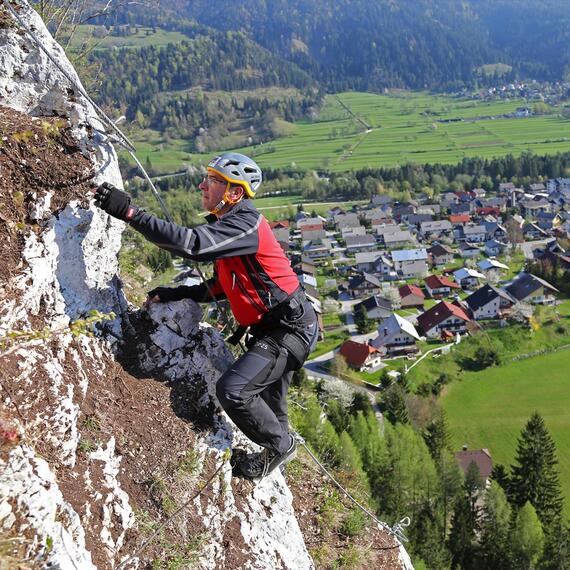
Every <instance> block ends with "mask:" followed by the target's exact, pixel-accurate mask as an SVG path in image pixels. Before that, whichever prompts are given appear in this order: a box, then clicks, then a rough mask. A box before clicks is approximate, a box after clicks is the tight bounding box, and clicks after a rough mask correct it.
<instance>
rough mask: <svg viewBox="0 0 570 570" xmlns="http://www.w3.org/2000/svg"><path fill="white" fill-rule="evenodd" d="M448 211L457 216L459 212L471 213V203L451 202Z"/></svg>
mask: <svg viewBox="0 0 570 570" xmlns="http://www.w3.org/2000/svg"><path fill="white" fill-rule="evenodd" d="M448 212H449V214H450V215H451V216H456V215H458V214H470V213H471V204H468V203H462V204H451V205H450V206H449V207H448Z"/></svg>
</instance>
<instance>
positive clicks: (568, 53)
mask: <svg viewBox="0 0 570 570" xmlns="http://www.w3.org/2000/svg"><path fill="white" fill-rule="evenodd" d="M216 6H217V9H216V10H215V11H212V10H211V5H210V4H209V3H208V2H204V1H203V0H198V1H196V2H194V1H192V2H190V1H188V0H176V1H174V2H171V3H169V8H170V12H169V11H168V9H166V10H165V9H164V8H165V7H164V6H161V9H160V13H159V12H158V11H157V12H155V13H154V14H152V13H149V12H148V11H145V13H144V14H143V13H142V10H139V11H137V10H136V8H135V9H134V10H131V12H130V14H131V15H130V16H129V15H125V16H123V21H130V22H142V23H145V24H147V25H148V24H149V23H151V22H158V23H160V24H162V25H165V26H167V27H173V28H175V27H177V24H176V23H175V22H174V20H173V17H172V15H173V14H174V13H176V14H178V15H184V16H185V17H186V18H188V19H190V20H192V19H193V20H195V21H197V22H199V23H200V24H203V25H205V26H209V27H212V28H216V29H219V30H240V31H246V33H248V35H249V37H250V38H251V39H252V40H254V41H256V42H258V43H259V44H260V45H262V46H264V47H266V48H267V49H269V50H270V51H272V52H273V53H276V54H279V55H280V56H281V57H283V58H286V59H288V60H289V61H292V62H295V63H297V64H298V65H299V66H300V67H302V68H303V69H305V70H306V71H308V72H309V73H310V74H311V75H312V76H313V77H314V78H316V79H318V80H319V81H321V82H322V83H324V84H325V85H326V86H327V87H328V88H329V89H331V90H333V91H339V90H346V89H357V90H377V89H381V88H383V87H407V88H415V89H418V88H425V87H430V88H440V87H444V86H446V85H451V84H452V83H454V82H466V81H467V82H472V81H473V80H474V79H475V77H476V75H477V74H476V70H477V68H478V67H479V66H480V65H482V64H484V63H496V62H503V63H508V64H511V65H514V67H515V72H522V73H525V74H532V76H533V77H536V78H539V79H540V78H542V79H550V80H554V79H562V78H564V75H565V73H567V71H568V69H567V66H568V64H569V62H570V49H569V48H568V41H567V40H568V22H569V18H570V15H569V13H568V11H567V9H566V3H565V2H564V1H563V0H548V1H547V2H538V1H534V0H503V1H501V2H491V1H490V0H471V1H469V2H459V1H457V0H436V1H421V2H418V1H412V0H406V1H402V2H392V1H389V0H383V1H380V2H374V3H370V2H365V1H364V0H357V1H348V0H344V1H341V2H338V1H335V0H311V1H309V2H307V1H302V0H293V1H292V2H283V1H280V0H273V1H270V2H262V1H260V0H249V1H248V2H238V1H236V0H223V1H222V2H219V3H217V5H216ZM179 25H180V24H179ZM179 25H178V26H179Z"/></svg>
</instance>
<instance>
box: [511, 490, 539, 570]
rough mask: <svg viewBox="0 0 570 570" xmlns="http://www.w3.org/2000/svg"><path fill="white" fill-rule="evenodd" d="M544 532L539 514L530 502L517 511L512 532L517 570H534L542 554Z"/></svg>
mask: <svg viewBox="0 0 570 570" xmlns="http://www.w3.org/2000/svg"><path fill="white" fill-rule="evenodd" d="M543 544H544V532H543V530H542V525H541V524H540V520H539V519H538V515H537V513H536V510H535V509H534V507H533V506H532V505H531V504H530V502H528V501H527V502H526V503H525V504H524V506H523V507H522V508H521V509H520V511H519V512H518V513H517V517H516V519H515V524H514V527H513V530H512V533H511V545H512V552H513V566H514V568H516V569H517V570H532V569H533V568H536V563H537V562H538V559H539V558H540V556H541V554H542V548H543Z"/></svg>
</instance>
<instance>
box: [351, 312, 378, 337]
mask: <svg viewBox="0 0 570 570" xmlns="http://www.w3.org/2000/svg"><path fill="white" fill-rule="evenodd" d="M354 322H355V324H356V328H357V330H358V332H359V333H360V334H366V333H368V332H371V331H373V330H374V328H375V327H376V321H375V320H374V319H371V318H370V317H368V315H367V313H366V311H365V310H364V309H362V308H361V309H359V310H357V311H354Z"/></svg>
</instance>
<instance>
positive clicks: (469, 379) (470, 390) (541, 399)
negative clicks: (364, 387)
mask: <svg viewBox="0 0 570 570" xmlns="http://www.w3.org/2000/svg"><path fill="white" fill-rule="evenodd" d="M569 367H570V349H566V350H560V351H558V352H553V353H550V354H546V355H543V356H536V357H534V358H528V359H526V360H520V361H518V362H511V363H510V364H508V365H505V366H500V367H496V368H489V369H486V370H484V371H481V372H466V373H465V374H464V376H463V378H462V380H461V381H460V382H453V383H452V384H450V385H449V386H448V387H447V390H446V393H445V395H444V397H443V398H442V404H443V408H444V409H445V411H446V412H447V417H448V420H449V427H450V431H451V433H452V440H453V447H454V448H455V449H461V446H462V445H463V444H466V445H468V446H469V448H470V449H479V448H482V447H485V448H487V449H489V451H490V452H491V455H492V457H493V462H494V463H503V464H505V465H507V466H508V465H510V464H511V463H512V462H513V460H514V457H515V452H516V445H517V439H518V437H519V434H520V431H521V429H522V428H523V427H524V425H525V424H526V422H527V420H528V419H529V417H530V416H531V414H532V413H533V412H534V411H538V412H539V413H540V414H541V415H542V416H543V417H544V420H545V422H546V425H547V427H548V430H549V431H550V434H551V435H552V437H553V439H554V441H555V443H556V449H557V454H558V460H559V462H560V475H561V477H560V480H561V483H562V487H563V492H564V496H565V497H566V503H565V512H566V515H570V414H568V393H569V391H570V375H569V374H568V368H569Z"/></svg>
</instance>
